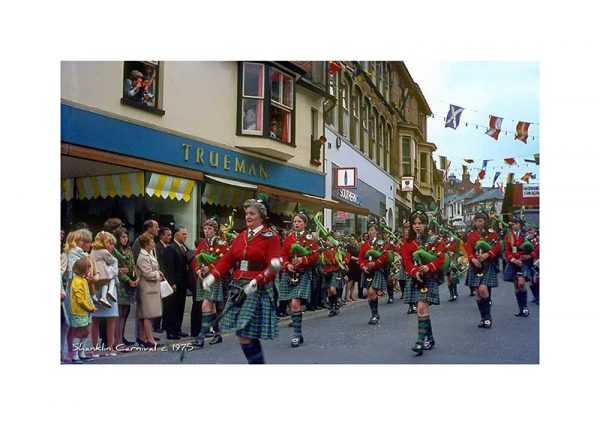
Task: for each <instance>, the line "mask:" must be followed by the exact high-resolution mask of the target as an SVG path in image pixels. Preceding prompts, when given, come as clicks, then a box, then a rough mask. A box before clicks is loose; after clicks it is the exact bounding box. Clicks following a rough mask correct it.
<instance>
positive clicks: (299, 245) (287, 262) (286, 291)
mask: <svg viewBox="0 0 600 425" xmlns="http://www.w3.org/2000/svg"><path fill="white" fill-rule="evenodd" d="M307 222H308V218H307V217H306V215H305V214H304V213H296V215H294V219H293V226H294V230H293V231H291V232H290V233H289V234H288V236H287V237H286V238H285V239H284V240H283V248H282V255H283V273H282V274H281V279H280V281H279V300H280V301H288V302H289V306H290V312H291V316H292V326H293V328H294V337H293V338H292V341H291V345H292V347H299V346H300V344H302V343H303V342H304V337H303V336H302V300H306V301H309V300H310V290H311V279H312V270H311V267H312V266H313V265H314V264H315V263H316V262H317V260H318V259H319V253H318V252H316V251H317V249H318V248H317V240H316V238H315V237H314V236H313V235H312V233H310V232H308V231H306V224H307Z"/></svg>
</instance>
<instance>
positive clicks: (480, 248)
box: [473, 232, 500, 282]
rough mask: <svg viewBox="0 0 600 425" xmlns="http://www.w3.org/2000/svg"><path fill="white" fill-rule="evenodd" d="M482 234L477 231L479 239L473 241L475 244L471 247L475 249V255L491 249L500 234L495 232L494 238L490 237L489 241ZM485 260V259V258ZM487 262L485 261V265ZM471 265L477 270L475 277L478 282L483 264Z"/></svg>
mask: <svg viewBox="0 0 600 425" xmlns="http://www.w3.org/2000/svg"><path fill="white" fill-rule="evenodd" d="M483 237H484V236H483V234H482V232H479V238H480V239H479V240H478V241H477V242H476V243H475V246H474V247H473V250H474V251H475V253H476V254H477V255H481V254H483V253H485V252H488V251H491V250H492V248H493V247H494V245H496V243H497V242H498V239H499V238H500V234H498V233H496V237H495V238H494V239H492V240H491V241H488V240H487V239H482V238H483ZM485 261H487V260H485ZM487 264H489V263H487V262H486V265H487ZM473 267H475V268H476V270H477V277H478V278H479V280H480V282H481V281H482V279H483V272H484V266H483V264H482V265H481V267H476V266H475V265H473Z"/></svg>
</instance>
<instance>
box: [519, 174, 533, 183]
mask: <svg viewBox="0 0 600 425" xmlns="http://www.w3.org/2000/svg"><path fill="white" fill-rule="evenodd" d="M532 174H533V173H530V172H527V173H525V174H524V175H523V177H521V180H523V181H524V182H525V183H529V179H530V178H531V175H532Z"/></svg>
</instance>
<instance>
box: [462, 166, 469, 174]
mask: <svg viewBox="0 0 600 425" xmlns="http://www.w3.org/2000/svg"><path fill="white" fill-rule="evenodd" d="M462 167H463V175H464V174H468V173H469V169H468V168H467V166H466V165H463V166H462Z"/></svg>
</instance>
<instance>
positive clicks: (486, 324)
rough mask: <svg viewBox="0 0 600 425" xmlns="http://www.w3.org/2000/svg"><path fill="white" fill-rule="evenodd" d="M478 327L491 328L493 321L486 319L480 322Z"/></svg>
mask: <svg viewBox="0 0 600 425" xmlns="http://www.w3.org/2000/svg"><path fill="white" fill-rule="evenodd" d="M477 327H478V328H485V329H489V328H491V327H492V321H491V320H490V319H485V320H482V321H480V322H479V324H478V325H477Z"/></svg>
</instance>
